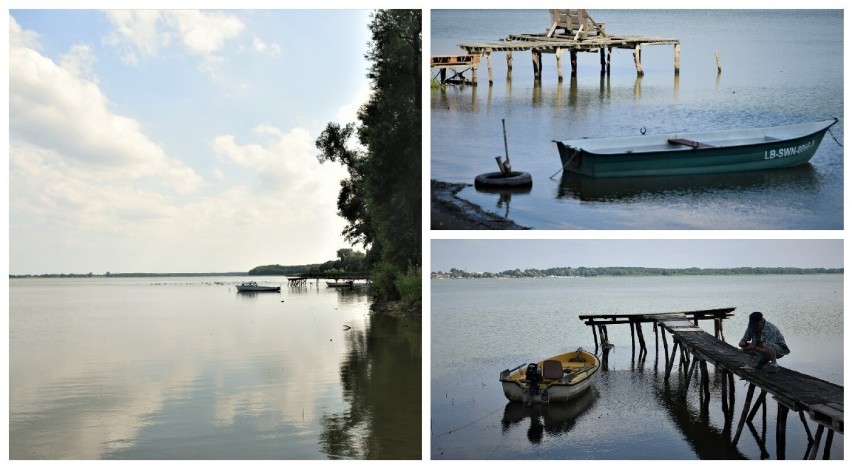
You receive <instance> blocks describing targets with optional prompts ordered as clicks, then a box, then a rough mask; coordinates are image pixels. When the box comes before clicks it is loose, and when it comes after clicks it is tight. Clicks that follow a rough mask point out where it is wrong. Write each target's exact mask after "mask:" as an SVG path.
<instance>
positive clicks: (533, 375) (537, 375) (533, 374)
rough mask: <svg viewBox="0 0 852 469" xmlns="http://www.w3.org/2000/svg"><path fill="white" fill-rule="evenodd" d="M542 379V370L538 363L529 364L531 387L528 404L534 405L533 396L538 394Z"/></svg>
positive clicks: (528, 391) (528, 372)
mask: <svg viewBox="0 0 852 469" xmlns="http://www.w3.org/2000/svg"><path fill="white" fill-rule="evenodd" d="M541 380H542V376H541V370H540V369H539V368H538V364H536V363H530V364H529V365H527V383H529V388H528V389H527V399H528V400H527V405H532V401H533V398H534V397H535V396H537V395H538V393H539V387H538V385H539V383H541Z"/></svg>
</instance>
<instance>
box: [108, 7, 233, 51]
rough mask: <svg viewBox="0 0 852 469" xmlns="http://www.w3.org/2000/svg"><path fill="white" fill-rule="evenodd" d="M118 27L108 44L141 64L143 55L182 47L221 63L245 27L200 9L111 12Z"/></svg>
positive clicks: (220, 14)
mask: <svg viewBox="0 0 852 469" xmlns="http://www.w3.org/2000/svg"><path fill="white" fill-rule="evenodd" d="M106 15H107V18H109V20H110V21H111V22H112V23H113V25H114V26H115V30H114V31H113V32H112V34H110V35H109V36H108V37H107V38H106V39H105V42H107V43H108V44H112V45H116V46H121V47H125V48H126V49H127V50H126V53H125V56H124V60H125V62H127V63H131V64H138V63H139V61H140V56H141V57H143V58H145V57H156V56H157V55H158V54H159V52H160V50H161V49H162V48H164V47H168V46H172V45H173V44H179V45H181V46H183V49H184V50H185V51H186V52H188V53H190V54H191V55H195V56H201V57H203V58H204V60H205V61H213V62H216V61H217V59H218V58H217V57H216V55H215V54H216V53H217V52H219V51H220V50H221V49H222V48H223V47H224V45H225V42H227V41H228V40H231V39H234V38H236V37H239V36H240V34H242V32H243V30H245V24H244V23H243V22H242V21H241V20H240V19H239V18H237V17H235V16H232V15H229V14H227V13H222V12H201V11H197V10H132V11H131V10H109V11H107V12H106Z"/></svg>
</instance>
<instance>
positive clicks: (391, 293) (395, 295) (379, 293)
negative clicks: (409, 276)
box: [370, 261, 400, 301]
mask: <svg viewBox="0 0 852 469" xmlns="http://www.w3.org/2000/svg"><path fill="white" fill-rule="evenodd" d="M399 277H400V269H399V267H397V266H396V265H394V264H391V263H390V262H386V261H382V262H379V263H378V264H375V265H373V268H372V270H371V271H370V280H371V282H372V283H371V284H370V287H371V288H372V291H373V294H374V295H375V296H376V297H377V298H378V299H380V300H382V301H396V300H399V299H400V293H399V291H398V290H397V289H396V284H395V282H396V279H397V278H399Z"/></svg>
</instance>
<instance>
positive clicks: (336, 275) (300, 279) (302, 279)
mask: <svg viewBox="0 0 852 469" xmlns="http://www.w3.org/2000/svg"><path fill="white" fill-rule="evenodd" d="M322 279H325V280H334V281H335V282H339V281H341V280H345V281H349V280H352V281H355V280H370V274H369V273H366V272H314V273H310V274H301V275H298V276H295V277H287V285H288V286H290V287H301V286H304V285H305V284H306V283H307V281H308V280H316V281H317V282H319V281H320V280H322Z"/></svg>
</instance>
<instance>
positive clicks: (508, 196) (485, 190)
mask: <svg viewBox="0 0 852 469" xmlns="http://www.w3.org/2000/svg"><path fill="white" fill-rule="evenodd" d="M475 189H476V192H479V193H482V194H496V195H497V202H496V203H495V206H496V207H497V209H498V210H499V211H500V212H503V218H509V206H510V205H511V204H512V195H522V194H529V193H530V192H532V186H526V187H501V188H499V189H497V188H493V187H485V186H476V187H475Z"/></svg>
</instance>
